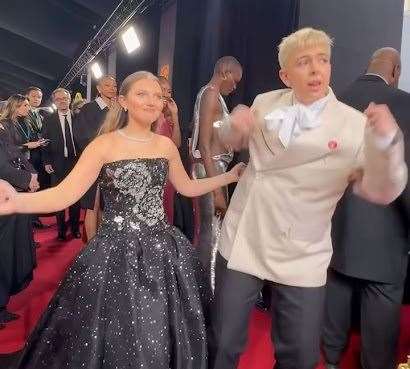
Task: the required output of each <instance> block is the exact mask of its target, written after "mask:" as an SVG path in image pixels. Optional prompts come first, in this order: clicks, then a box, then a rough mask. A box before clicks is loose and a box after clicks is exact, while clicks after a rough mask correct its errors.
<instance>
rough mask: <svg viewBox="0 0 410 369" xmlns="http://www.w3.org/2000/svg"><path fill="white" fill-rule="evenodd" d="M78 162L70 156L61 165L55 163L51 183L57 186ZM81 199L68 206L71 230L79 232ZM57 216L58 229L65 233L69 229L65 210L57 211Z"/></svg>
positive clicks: (62, 233) (61, 233)
mask: <svg viewBox="0 0 410 369" xmlns="http://www.w3.org/2000/svg"><path fill="white" fill-rule="evenodd" d="M75 163H76V158H74V159H73V158H69V159H65V160H63V161H61V163H60V166H57V165H53V168H54V173H53V174H52V175H51V184H52V185H53V186H57V185H58V184H59V183H60V182H61V181H62V180H63V179H64V178H65V177H66V176H67V175H68V174H69V173H70V171H71V169H73V167H74V165H75ZM80 212H81V207H80V201H78V202H76V203H75V204H73V205H71V206H70V207H69V208H68V213H69V223H70V228H71V232H73V233H74V232H78V231H79V227H80V225H79V224H80ZM56 218H57V229H58V233H59V234H60V235H65V233H66V231H67V226H66V222H65V210H63V211H59V212H57V213H56Z"/></svg>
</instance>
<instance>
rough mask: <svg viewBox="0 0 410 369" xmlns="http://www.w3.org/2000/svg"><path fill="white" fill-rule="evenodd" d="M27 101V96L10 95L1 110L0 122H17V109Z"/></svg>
mask: <svg viewBox="0 0 410 369" xmlns="http://www.w3.org/2000/svg"><path fill="white" fill-rule="evenodd" d="M24 101H28V100H27V96H24V95H21V94H15V95H11V96H10V97H9V98H8V100H7V103H6V105H5V106H4V108H3V109H2V110H1V115H0V121H1V122H5V121H13V122H15V121H16V120H17V109H18V108H19V107H20V106H21V105H22V104H23V103H24Z"/></svg>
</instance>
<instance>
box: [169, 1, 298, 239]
mask: <svg viewBox="0 0 410 369" xmlns="http://www.w3.org/2000/svg"><path fill="white" fill-rule="evenodd" d="M299 1H300V0H275V1H271V0H269V1H268V0H265V1H255V0H253V1H252V0H203V1H192V0H178V2H177V6H178V8H177V22H176V35H175V53H174V70H173V89H174V94H175V99H176V101H177V103H178V107H179V111H180V123H181V129H182V135H183V142H184V143H185V142H187V139H188V137H190V135H191V130H192V123H191V122H192V113H193V108H194V103H195V97H196V94H197V92H198V91H199V89H200V87H201V86H203V85H204V84H206V83H207V82H208V81H209V79H210V78H211V75H212V71H213V67H214V64H215V62H216V60H217V59H218V58H220V57H221V56H224V55H233V56H235V57H236V58H237V59H238V60H239V61H240V62H241V64H242V66H243V68H244V75H243V80H242V81H241V83H240V84H239V86H238V89H237V91H236V93H235V94H234V95H232V96H231V97H230V98H228V99H227V103H228V105H229V106H230V107H231V108H232V107H233V106H235V105H237V104H238V103H244V104H247V105H251V104H252V102H253V99H254V98H255V96H256V95H257V94H259V93H261V92H265V91H269V90H272V89H275V88H280V87H281V86H282V85H281V82H280V80H279V77H278V69H279V68H278V62H277V45H278V44H279V42H280V40H281V39H282V37H284V36H286V35H288V34H289V33H291V32H293V31H294V30H295V29H296V28H297V25H298V21H299ZM181 155H182V157H183V159H186V158H187V145H183V147H182V148H181ZM240 157H241V155H240ZM241 159H245V160H246V154H245V155H242V157H241ZM185 162H186V161H185ZM187 169H188V168H187ZM181 208H182V210H181V211H182V212H183V214H185V215H183V216H182V217H183V224H179V226H180V227H181V228H182V229H183V230H184V232H185V234H187V235H188V236H189V235H190V232H191V230H192V215H190V214H192V210H191V208H190V201H189V200H186V199H184V200H183V205H182V206H181Z"/></svg>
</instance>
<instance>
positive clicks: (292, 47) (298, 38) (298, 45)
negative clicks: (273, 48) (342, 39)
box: [278, 27, 333, 68]
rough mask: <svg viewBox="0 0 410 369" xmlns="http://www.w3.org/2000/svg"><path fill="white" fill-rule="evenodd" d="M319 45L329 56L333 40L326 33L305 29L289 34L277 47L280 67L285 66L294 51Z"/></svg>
mask: <svg viewBox="0 0 410 369" xmlns="http://www.w3.org/2000/svg"><path fill="white" fill-rule="evenodd" d="M319 45H320V46H325V47H326V48H328V51H329V56H330V54H331V49H332V46H333V40H332V39H331V38H330V36H329V35H328V34H327V33H326V32H324V31H322V30H319V29H314V28H310V27H306V28H301V29H300V30H298V31H296V32H293V33H291V34H290V35H289V36H286V37H284V38H283V39H282V41H281V43H280V44H279V46H278V49H279V54H278V59H279V65H280V67H281V68H283V67H284V66H285V65H286V63H287V62H288V60H289V56H290V55H291V54H292V53H294V52H295V51H296V50H300V49H304V48H307V47H312V46H319Z"/></svg>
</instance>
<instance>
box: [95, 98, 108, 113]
mask: <svg viewBox="0 0 410 369" xmlns="http://www.w3.org/2000/svg"><path fill="white" fill-rule="evenodd" d="M95 102H96V103H97V105H98V106H99V107H100V109H101V110H104V109H105V108H109V106H108V105H107V104H106V103H105V101H104V100H103V98H102V97H101V96H98V97H97V98H96V99H95Z"/></svg>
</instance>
